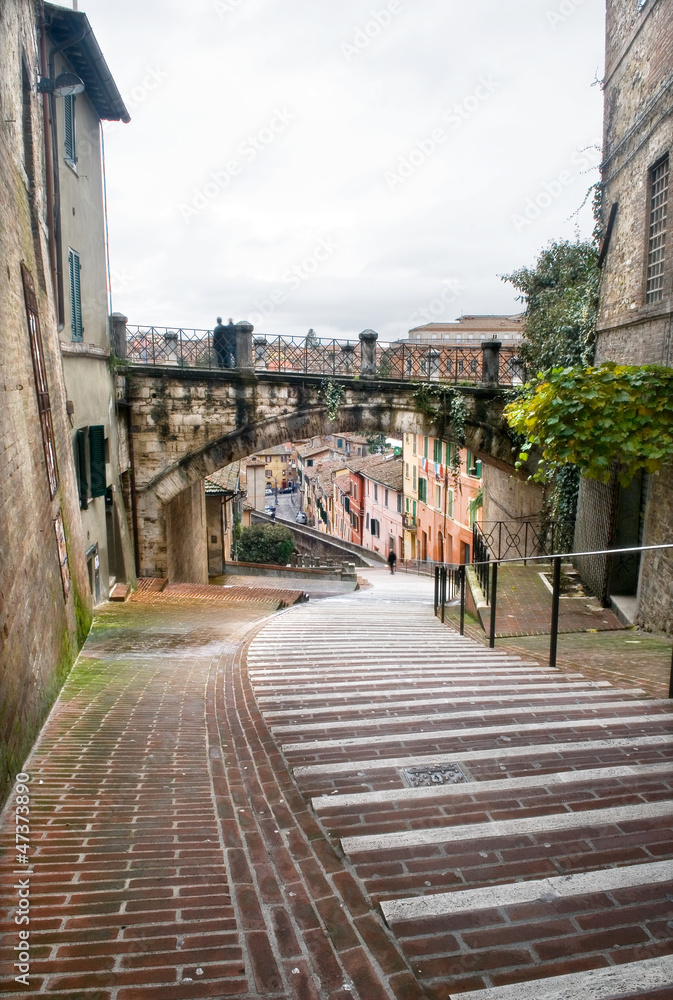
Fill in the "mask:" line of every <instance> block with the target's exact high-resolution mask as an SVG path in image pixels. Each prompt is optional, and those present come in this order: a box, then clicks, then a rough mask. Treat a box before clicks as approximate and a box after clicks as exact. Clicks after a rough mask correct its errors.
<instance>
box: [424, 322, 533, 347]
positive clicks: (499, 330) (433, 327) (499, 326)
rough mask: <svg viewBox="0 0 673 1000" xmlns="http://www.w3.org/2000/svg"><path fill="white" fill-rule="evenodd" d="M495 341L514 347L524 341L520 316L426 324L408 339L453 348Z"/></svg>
mask: <svg viewBox="0 0 673 1000" xmlns="http://www.w3.org/2000/svg"><path fill="white" fill-rule="evenodd" d="M494 338H495V339H497V340H500V341H502V342H503V344H508V345H511V344H513V343H514V344H516V343H517V342H518V341H520V340H522V339H523V316H521V315H516V316H461V317H460V318H459V319H457V320H456V321H455V322H454V323H426V324H425V326H415V327H414V328H413V330H409V335H408V340H409V341H410V342H413V343H418V344H432V343H435V342H438V343H439V342H441V343H442V344H445V345H446V344H451V345H455V346H456V347H469V346H471V345H472V344H474V346H477V345H478V344H479V343H480V342H481V341H482V340H493V339H494Z"/></svg>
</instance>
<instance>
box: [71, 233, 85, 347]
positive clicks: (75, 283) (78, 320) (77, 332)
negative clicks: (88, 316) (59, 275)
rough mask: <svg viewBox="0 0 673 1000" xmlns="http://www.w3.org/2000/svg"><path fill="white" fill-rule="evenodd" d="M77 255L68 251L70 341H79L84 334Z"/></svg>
mask: <svg viewBox="0 0 673 1000" xmlns="http://www.w3.org/2000/svg"><path fill="white" fill-rule="evenodd" d="M80 266H81V265H80V262H79V254H78V253H77V251H76V250H73V249H72V248H69V249H68V270H69V273H70V329H71V330H72V339H73V340H76V341H77V340H78V341H81V340H82V338H83V334H84V329H83V327H82V296H81V293H80V286H79V272H80Z"/></svg>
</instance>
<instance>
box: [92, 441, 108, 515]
mask: <svg viewBox="0 0 673 1000" xmlns="http://www.w3.org/2000/svg"><path fill="white" fill-rule="evenodd" d="M89 469H90V472H91V496H92V497H103V496H105V491H106V490H107V482H106V479H105V428H104V427H103V426H102V425H99V426H96V427H90V428H89Z"/></svg>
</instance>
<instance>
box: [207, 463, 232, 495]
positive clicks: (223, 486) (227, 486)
mask: <svg viewBox="0 0 673 1000" xmlns="http://www.w3.org/2000/svg"><path fill="white" fill-rule="evenodd" d="M240 473H241V463H240V461H239V462H232V463H231V465H225V467H224V468H223V469H218V470H217V472H213V473H212V474H211V475H210V476H206V493H222V492H225V493H235V492H236V484H237V483H238V481H239V476H240Z"/></svg>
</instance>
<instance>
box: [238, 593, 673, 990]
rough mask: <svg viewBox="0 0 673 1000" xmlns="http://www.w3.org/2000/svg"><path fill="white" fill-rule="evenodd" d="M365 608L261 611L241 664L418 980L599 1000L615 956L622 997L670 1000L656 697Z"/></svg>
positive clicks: (662, 736)
mask: <svg viewBox="0 0 673 1000" xmlns="http://www.w3.org/2000/svg"><path fill="white" fill-rule="evenodd" d="M363 607H364V602H362V604H361V605H359V606H358V605H357V602H356V601H355V600H354V599H353V598H352V597H349V598H343V599H341V598H340V599H339V600H337V601H335V602H333V604H332V606H331V607H330V608H329V609H328V608H327V606H322V607H321V608H318V607H315V606H314V607H310V606H308V607H307V606H304V607H302V608H300V609H297V610H296V611H293V612H292V613H291V614H289V615H286V616H284V619H283V621H282V622H281V621H278V622H274V623H271V624H270V625H268V626H266V627H265V628H263V629H262V630H261V631H260V633H258V636H257V637H256V639H255V640H254V642H253V643H252V644H251V648H250V655H249V657H248V672H249V677H250V679H251V681H252V684H253V688H254V691H255V695H256V698H257V700H258V704H259V705H260V708H261V709H262V712H263V713H264V717H265V719H266V721H267V723H268V724H269V725H270V726H271V729H272V733H273V735H274V737H275V738H276V739H277V740H278V741H279V742H280V748H281V750H282V753H283V755H284V757H285V759H286V760H287V762H288V764H289V765H290V767H291V768H292V770H293V774H294V778H295V780H296V782H297V783H298V785H299V787H300V789H301V791H302V792H303V794H304V795H305V796H307V797H310V798H311V804H312V808H313V810H314V813H315V815H316V817H317V819H318V820H319V821H320V823H321V825H322V828H323V830H324V831H325V833H326V835H327V836H328V837H330V838H331V839H332V841H333V842H335V843H336V842H338V843H340V846H341V848H342V850H343V852H344V855H345V857H346V859H347V861H349V862H350V863H351V865H352V866H353V869H354V872H355V873H356V875H357V876H358V878H359V879H360V881H361V883H362V884H363V885H364V887H365V889H366V891H367V892H368V894H369V897H370V899H371V900H372V902H373V903H375V904H378V905H380V906H381V908H382V912H383V914H384V916H385V917H386V920H387V922H388V924H389V926H390V927H391V929H392V931H393V933H394V934H395V937H396V938H397V940H398V942H399V944H400V946H401V948H402V951H403V952H404V954H405V955H406V957H407V959H408V960H409V962H410V964H411V966H412V968H413V970H414V972H415V973H416V974H417V976H418V978H419V979H420V980H421V982H422V983H423V984H424V986H425V988H426V989H427V990H428V995H429V996H431V997H433V998H441V1000H445V998H446V997H448V996H449V995H451V996H454V995H458V994H461V995H462V994H467V995H469V994H470V993H473V995H474V996H475V1000H477V998H479V997H481V996H483V997H484V998H486V996H487V994H488V1000H510V997H509V994H508V995H507V996H506V995H505V993H502V994H501V992H500V991H502V990H506V989H507V988H508V984H514V985H515V987H516V989H517V990H518V991H519V992H517V993H516V1000H522V998H524V997H526V998H530V1000H533V998H536V1000H537V997H538V996H539V997H540V998H542V997H546V996H547V992H545V991H547V990H548V989H549V990H551V992H549V996H550V997H552V996H553V997H554V998H555V1000H561V997H563V1000H580V998H582V1000H584V997H585V996H587V997H592V998H593V997H594V993H593V992H591V990H593V989H594V988H595V989H596V990H597V991H598V992H596V993H595V996H596V997H604V998H605V1000H608V997H610V998H611V1000H612V998H613V997H614V996H616V995H617V994H615V993H614V983H615V979H614V977H612V978H610V977H608V978H607V979H605V980H604V981H603V980H601V981H599V980H598V979H596V978H595V977H596V975H597V974H598V973H599V972H601V971H602V970H604V969H606V970H610V969H614V968H615V967H616V966H617V965H619V967H620V968H623V969H624V970H625V976H626V981H627V986H628V989H627V992H625V993H624V996H629V997H632V1000H635V997H636V996H637V991H638V989H639V988H640V987H641V986H644V985H646V980H645V979H641V980H638V979H637V974H642V975H643V976H646V975H648V974H649V973H650V972H651V973H652V975H653V976H654V979H653V982H654V983H656V986H655V987H654V988H656V989H660V988H664V987H662V985H661V984H662V982H664V983H667V984H669V985H670V987H671V989H670V995H669V996H668V998H667V1000H672V998H673V974H670V975H669V971H667V970H668V966H666V965H665V966H664V972H663V973H662V972H661V968H660V963H661V962H664V963H666V962H667V961H668V956H669V955H670V953H671V951H673V937H672V934H671V928H669V927H668V922H667V921H669V920H670V921H671V922H672V923H673V906H672V905H671V903H670V900H669V899H668V898H667V897H668V896H669V895H670V896H673V893H671V884H670V883H671V880H672V879H673V805H672V804H671V800H672V795H671V792H672V791H673V768H672V767H671V758H672V757H673V736H672V735H671V722H672V718H671V717H672V715H673V707H672V705H671V703H670V702H669V701H668V700H666V701H664V700H661V701H655V700H651V699H645V698H643V697H642V695H643V692H642V691H640V690H638V689H635V688H633V689H630V690H628V691H623V690H619V689H617V688H613V687H612V686H611V685H610V684H609V683H608V682H605V681H603V682H591V681H588V680H587V679H586V678H584V677H583V676H582V675H581V674H577V673H575V674H570V673H563V672H561V671H559V670H549V668H548V667H546V666H545V665H542V664H538V663H536V662H530V661H527V660H523V659H521V658H518V657H516V656H511V655H503V654H502V652H501V651H500V652H499V651H498V650H497V649H496V650H495V651H488V650H484V649H483V647H482V646H479V645H477V644H476V643H474V642H473V641H472V640H470V639H466V638H464V637H459V636H457V635H456V634H455V633H454V632H452V631H451V630H450V629H447V628H445V627H442V626H441V625H439V623H437V622H436V621H435V620H433V619H431V618H428V619H426V622H425V623H426V624H427V628H425V629H421V630H419V629H418V627H417V626H418V617H419V616H418V609H417V608H412V607H406V608H405V607H404V606H403V605H401V603H399V602H398V604H397V606H395V607H390V606H386V605H385V602H382V603H381V604H380V605H379V606H378V608H377V612H380V613H378V614H372V610H373V607H374V602H373V600H372V599H371V598H368V608H367V610H366V611H364V610H363V611H361V612H360V609H361V608H363ZM292 645H294V646H295V648H296V649H297V650H298V655H295V656H292V655H291V648H292ZM461 779H464V780H461ZM634 873H635V874H634ZM480 893H481V894H482V895H481V896H479V894H480ZM648 899H651V900H652V907H651V909H650V911H649V912H648V911H647V905H646V901H647V900H648ZM667 906H668V907H669V910H666V907H667ZM669 911H670V912H669ZM582 975H585V976H589V978H588V979H582V978H577V977H581V976H582ZM592 976H593V978H591V977H592ZM662 976H663V979H662ZM572 977H576V978H572ZM657 977H659V978H658V979H657ZM554 983H555V984H556V985H557V986H558V987H559V988H564V989H566V992H565V993H562V992H558V991H557V992H558V996H557V994H556V993H554V992H553V989H554V988H555V987H554ZM538 984H539V990H540V992H539V993H538V992H536V990H537V989H538ZM549 984H551V985H549ZM610 989H612V990H613V992H612V993H610V992H609V990H610ZM484 991H486V992H484ZM522 991H523V992H522ZM606 991H608V992H606ZM511 996H512V1000H513V998H514V996H515V994H514V993H512V994H511ZM658 1000H659V998H658Z"/></svg>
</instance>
